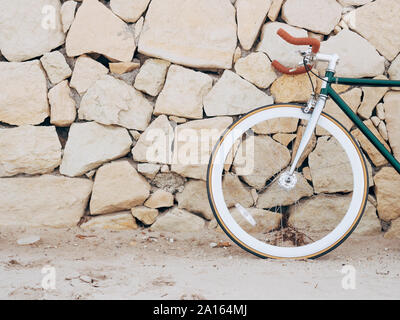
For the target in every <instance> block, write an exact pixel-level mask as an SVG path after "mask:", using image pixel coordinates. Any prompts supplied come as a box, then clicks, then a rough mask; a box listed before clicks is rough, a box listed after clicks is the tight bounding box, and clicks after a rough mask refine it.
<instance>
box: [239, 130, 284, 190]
mask: <svg viewBox="0 0 400 320" xmlns="http://www.w3.org/2000/svg"><path fill="white" fill-rule="evenodd" d="M290 158H291V157H290V152H289V150H288V149H287V148H286V147H284V146H283V145H281V144H280V143H279V142H276V141H275V140H273V139H272V138H271V137H269V136H250V137H247V139H246V140H245V141H243V142H242V143H241V144H240V146H239V148H238V151H237V152H236V156H235V159H234V161H233V168H234V170H235V172H236V174H237V175H239V176H242V178H243V180H244V181H245V182H246V183H247V184H248V185H250V186H252V187H254V188H256V189H261V188H263V187H264V186H265V183H266V182H267V180H269V179H270V178H271V177H272V176H273V175H274V174H276V173H278V172H279V171H280V170H282V169H284V168H286V167H287V166H288V164H289V162H290Z"/></svg>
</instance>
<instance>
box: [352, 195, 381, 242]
mask: <svg viewBox="0 0 400 320" xmlns="http://www.w3.org/2000/svg"><path fill="white" fill-rule="evenodd" d="M381 230H382V226H381V222H380V221H379V218H378V216H377V215H376V208H375V207H374V206H373V205H372V204H371V202H369V201H368V202H367V206H366V207H365V211H364V214H363V216H362V218H361V221H360V223H359V224H358V226H357V228H356V229H355V230H354V232H353V234H358V235H362V236H376V235H379V234H380V233H381Z"/></svg>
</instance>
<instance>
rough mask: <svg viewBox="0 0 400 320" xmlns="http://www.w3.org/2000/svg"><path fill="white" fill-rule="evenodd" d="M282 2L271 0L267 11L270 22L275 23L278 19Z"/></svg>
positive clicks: (281, 0) (280, 0)
mask: <svg viewBox="0 0 400 320" xmlns="http://www.w3.org/2000/svg"><path fill="white" fill-rule="evenodd" d="M283 1H284V0H272V3H271V8H269V11H268V18H269V20H271V21H275V20H276V19H277V18H278V15H279V12H280V11H281V8H282V5H283Z"/></svg>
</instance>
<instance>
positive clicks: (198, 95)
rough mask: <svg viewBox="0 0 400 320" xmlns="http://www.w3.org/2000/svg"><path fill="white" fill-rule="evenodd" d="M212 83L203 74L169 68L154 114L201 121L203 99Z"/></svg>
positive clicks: (173, 67) (178, 68) (181, 68)
mask: <svg viewBox="0 0 400 320" xmlns="http://www.w3.org/2000/svg"><path fill="white" fill-rule="evenodd" d="M212 82H213V81H212V78H211V77H210V76H208V75H206V74H205V73H201V72H196V71H193V70H190V69H186V68H183V67H180V66H176V65H173V66H171V67H170V68H169V71H168V75H167V80H166V83H165V86H164V89H163V90H162V91H161V93H160V95H159V96H158V99H157V102H156V106H155V109H154V114H155V115H160V114H168V115H175V116H178V117H185V118H189V119H202V118H203V98H204V96H205V95H206V94H207V93H208V92H209V91H210V90H211V87H212Z"/></svg>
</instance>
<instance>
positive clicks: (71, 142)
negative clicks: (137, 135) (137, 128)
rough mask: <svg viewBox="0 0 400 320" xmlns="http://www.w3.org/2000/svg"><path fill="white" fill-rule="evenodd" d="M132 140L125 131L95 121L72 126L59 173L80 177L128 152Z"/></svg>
mask: <svg viewBox="0 0 400 320" xmlns="http://www.w3.org/2000/svg"><path fill="white" fill-rule="evenodd" d="M131 145H132V140H131V137H130V135H129V133H128V131H127V130H126V129H124V128H119V127H112V126H104V125H101V124H98V123H96V122H86V123H73V124H72V126H71V128H70V130H69V135H68V141H67V144H66V146H65V149H64V157H63V160H62V163H61V166H60V172H61V174H64V175H67V176H72V177H73V176H80V175H83V174H84V173H85V172H88V171H90V170H92V169H95V168H97V167H99V166H100V165H101V164H103V163H105V162H107V161H110V160H114V159H118V158H121V157H123V156H125V155H126V154H128V153H129V151H130V148H131Z"/></svg>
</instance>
